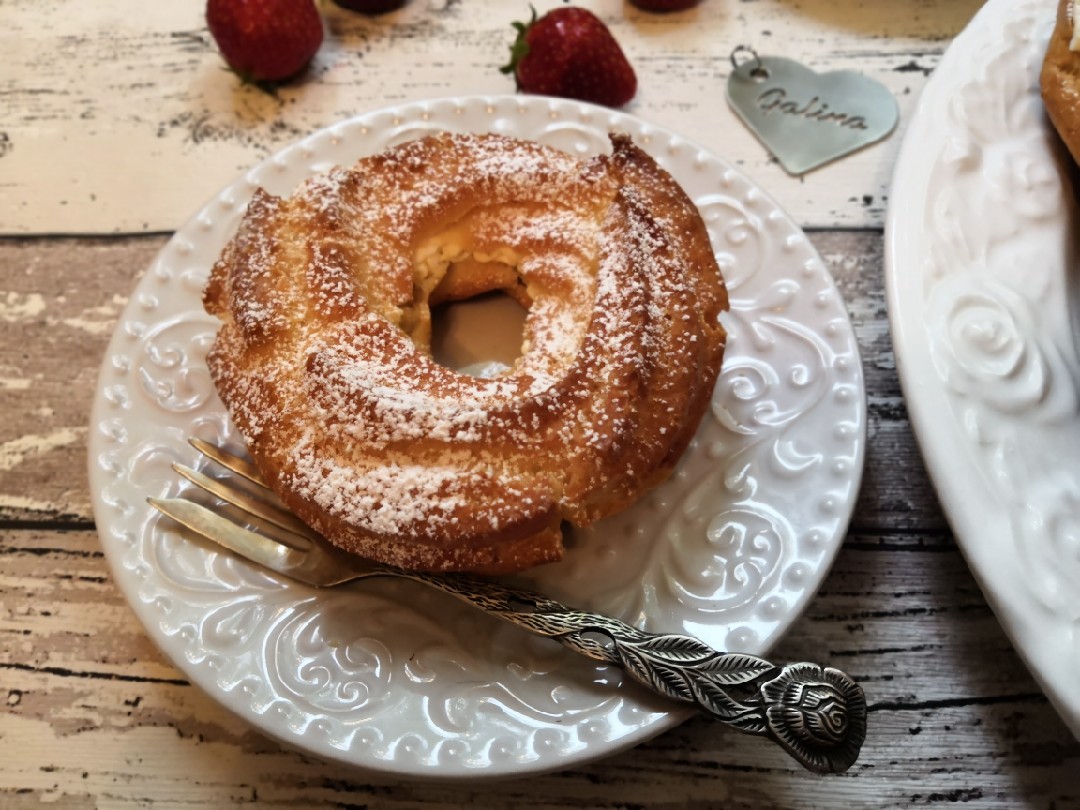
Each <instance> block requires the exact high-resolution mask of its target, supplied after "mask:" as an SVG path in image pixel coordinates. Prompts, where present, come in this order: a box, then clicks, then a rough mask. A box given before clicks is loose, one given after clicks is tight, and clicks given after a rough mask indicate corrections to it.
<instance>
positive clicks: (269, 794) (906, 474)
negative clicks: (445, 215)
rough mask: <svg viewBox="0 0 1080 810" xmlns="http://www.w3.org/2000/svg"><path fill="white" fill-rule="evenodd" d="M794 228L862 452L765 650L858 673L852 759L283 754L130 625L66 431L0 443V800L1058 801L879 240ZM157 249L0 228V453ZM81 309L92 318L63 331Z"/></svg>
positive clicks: (713, 737)
mask: <svg viewBox="0 0 1080 810" xmlns="http://www.w3.org/2000/svg"><path fill="white" fill-rule="evenodd" d="M812 239H813V240H814V243H815V245H816V246H817V248H818V249H819V251H820V252H821V253H822V255H823V256H824V258H825V260H826V261H827V263H828V265H829V267H830V269H831V270H832V272H833V274H834V276H835V277H836V279H837V282H838V284H839V285H840V287H841V289H842V291H843V293H844V295H845V298H846V300H847V301H848V302H849V310H850V312H851V314H852V318H853V321H854V323H855V328H856V333H857V335H858V338H859V344H860V348H861V350H862V356H863V363H864V368H865V369H866V379H867V386H868V392H869V398H870V424H871V430H870V441H869V451H868V465H867V470H866V476H865V479H864V487H863V491H862V494H861V497H860V499H859V503H858V506H857V511H856V515H855V519H854V521H853V527H852V531H851V534H850V536H849V537H848V539H847V542H846V543H845V546H844V549H843V550H842V551H841V553H840V556H839V558H838V560H837V562H836V564H835V566H834V567H833V570H832V572H831V574H830V576H829V577H828V579H827V580H826V582H825V584H824V586H823V587H822V589H821V592H820V594H819V595H818V597H817V598H816V599H815V600H814V601H813V602H812V603H811V605H810V607H809V609H808V611H807V612H806V614H805V615H804V616H803V617H802V618H801V619H800V620H799V621H798V622H797V623H796V625H795V626H794V627H793V628H792V630H791V631H790V632H789V634H788V636H787V637H786V638H785V639H784V640H783V641H782V642H781V644H780V645H779V647H778V648H777V649H776V650H775V651H774V656H775V657H776V658H777V659H778V660H793V659H800V660H805V659H813V660H821V661H824V662H827V663H831V664H833V665H836V666H838V667H841V668H842V669H844V670H846V671H848V672H850V673H851V674H852V675H853V676H854V677H856V678H857V679H858V680H859V681H860V682H862V683H863V684H864V686H865V687H866V689H867V694H868V696H869V701H870V706H871V714H870V718H871V727H870V728H871V731H870V735H869V738H868V740H867V744H866V747H865V749H864V750H865V753H864V755H863V757H862V759H861V760H860V762H859V763H858V765H857V766H856V768H855V769H854V770H853V771H852V772H851V773H849V774H848V775H846V776H843V777H840V778H836V779H818V778H815V777H810V776H807V775H806V774H803V773H801V772H799V771H797V770H795V769H794V767H793V766H792V765H791V764H790V763H789V762H788V761H787V760H786V759H785V758H784V757H783V756H782V755H781V754H779V753H778V752H776V751H774V750H773V749H772V748H771V747H770V746H768V745H766V744H764V743H762V742H761V741H757V740H751V739H747V738H744V737H741V736H739V735H735V734H733V733H731V732H728V731H726V730H723V729H719V728H717V727H716V726H714V725H712V724H710V723H708V722H706V721H703V720H695V721H691V722H690V723H688V724H686V725H685V726H683V727H681V728H679V729H676V730H674V731H672V732H669V733H667V734H665V735H663V736H661V737H659V738H657V739H656V740H654V741H652V742H650V743H647V744H645V745H643V746H640V747H638V748H636V749H634V750H632V751H628V752H625V753H623V754H620V755H618V756H615V757H612V758H610V759H607V760H604V761H602V762H598V763H594V764H591V765H584V766H580V767H578V768H575V769H572V770H570V771H567V772H564V773H558V774H551V775H547V776H542V777H535V778H530V779H519V780H512V781H509V782H503V783H497V784H493V785H485V786H478V785H457V786H439V785H431V784H417V783H404V782H386V781H385V780H383V779H378V778H372V777H369V776H365V775H360V774H357V773H355V772H352V771H349V770H346V769H343V768H341V767H339V766H335V765H330V764H325V763H321V762H317V761H314V760H312V759H311V758H309V757H306V756H303V755H300V754H298V753H296V752H294V751H291V750H288V749H285V748H283V747H281V746H279V745H278V744H277V743H275V742H273V741H271V740H268V739H267V738H265V737H263V736H261V735H260V734H259V733H257V732H255V731H253V730H252V729H251V728H250V727H249V726H248V725H247V724H246V723H245V722H244V721H242V720H240V719H237V718H234V717H231V716H230V715H228V714H226V713H225V712H224V711H223V710H222V709H221V708H220V707H219V706H218V705H217V704H216V703H215V702H214V701H212V700H211V699H209V698H208V697H206V696H205V695H203V694H202V693H201V692H199V691H198V690H197V689H196V688H194V687H192V686H190V685H189V684H188V683H187V682H186V680H185V679H184V676H183V675H182V673H180V672H178V671H177V670H176V669H174V668H173V667H172V666H171V665H170V664H169V663H168V662H167V661H166V660H165V659H164V658H163V656H162V655H161V654H160V653H159V652H158V651H157V650H156V649H155V648H154V647H153V645H152V643H151V642H150V641H149V640H148V638H147V636H146V635H145V633H144V632H143V630H142V628H141V626H140V625H139V624H138V622H137V620H136V619H135V617H134V615H133V614H132V612H131V611H130V609H129V608H128V607H127V605H126V603H125V602H124V600H123V598H122V597H121V595H120V593H119V591H118V590H117V588H116V586H115V585H114V583H113V581H112V577H111V574H110V572H109V570H108V567H107V563H106V560H105V559H104V556H103V555H102V553H101V550H100V546H99V545H98V541H97V537H96V535H95V533H94V532H93V531H92V529H91V528H90V523H89V521H90V514H89V511H88V506H86V505H87V504H88V502H89V492H88V491H87V484H86V478H85V473H84V470H83V466H84V456H85V435H82V436H80V437H78V438H77V439H75V440H74V441H72V442H71V443H69V444H58V445H56V446H48V445H47V443H46V444H39V445H37V446H32V447H29V448H28V449H25V450H20V451H18V453H14V452H13V451H10V450H9V451H5V452H4V453H0V458H6V459H14V458H15V456H16V455H20V454H21V455H20V457H19V459H18V461H17V463H13V464H12V466H11V467H10V469H9V470H0V498H4V499H8V500H9V501H10V500H17V499H20V498H21V499H27V500H31V499H35V498H38V497H41V493H42V492H44V493H45V496H44V499H45V500H46V501H48V502H49V503H46V504H45V505H44V506H40V505H38V506H33V507H32V508H22V509H16V508H11V507H9V506H5V507H4V508H3V509H0V639H2V643H0V700H3V701H5V703H4V711H2V712H0V807H2V808H5V810H6V808H9V807H12V808H23V807H39V806H41V805H43V804H49V805H51V806H60V807H65V808H67V807H75V808H79V807H122V808H133V807H166V806H167V807H191V808H203V809H205V810H210V808H220V807H238V806H243V805H245V804H251V803H254V802H258V803H259V804H265V805H269V806H280V807H297V808H309V807H310V808H331V807H341V806H365V807H370V808H395V809H405V808H408V810H431V809H433V808H455V807H461V806H468V805H471V806H475V807H476V808H478V810H487V808H491V809H492V810H494V809H495V808H504V807H509V806H512V807H517V808H522V810H552V809H553V808H569V807H579V806H584V807H597V808H611V810H614V808H625V807H657V806H666V807H690V808H695V807H696V808H713V807H724V808H756V807H780V808H815V807H820V808H835V807H839V806H845V805H846V806H852V807H867V806H874V807H907V806H910V805H944V804H949V803H953V802H968V803H969V806H977V807H1001V808H1006V807H1009V808H1011V807H1016V806H1021V805H1025V804H1026V805H1027V806H1031V807H1040V808H1042V807H1047V808H1048V807H1051V806H1053V807H1056V808H1069V807H1078V806H1080V780H1077V779H1076V778H1075V774H1076V773H1077V769H1078V768H1080V743H1077V742H1076V741H1075V740H1073V739H1072V738H1071V737H1070V735H1069V733H1068V731H1067V730H1066V729H1065V727H1064V726H1063V724H1062V723H1061V721H1060V720H1059V719H1058V718H1057V717H1056V715H1055V714H1054V712H1053V709H1052V708H1051V707H1050V706H1049V705H1048V703H1047V702H1046V700H1045V698H1044V697H1043V696H1042V694H1041V693H1040V691H1039V689H1038V686H1037V685H1036V684H1035V682H1034V681H1033V680H1032V678H1031V676H1030V675H1029V674H1028V673H1027V672H1026V671H1025V669H1024V667H1023V665H1022V664H1021V662H1020V661H1019V659H1018V658H1017V656H1016V655H1015V654H1014V653H1013V651H1012V649H1011V646H1010V644H1009V642H1008V640H1007V639H1006V638H1005V636H1004V635H1003V633H1002V632H1001V630H1000V628H999V627H998V625H997V623H996V621H995V619H994V617H993V615H992V613H991V612H990V610H989V608H988V607H987V605H986V603H985V600H984V599H983V597H982V595H981V593H980V592H979V589H978V587H977V585H976V583H975V582H974V580H973V579H972V577H971V575H970V573H968V571H967V568H966V566H965V564H964V562H963V559H962V557H961V555H960V553H959V551H958V550H957V548H956V546H955V545H954V544H953V543H952V541H951V539H950V537H949V535H948V532H947V528H946V526H945V522H944V519H943V518H942V516H941V513H940V511H939V510H938V508H937V506H936V502H935V499H934V496H933V493H932V490H931V489H930V486H929V484H928V482H927V480H926V476H925V473H924V472H923V470H922V466H921V463H920V461H919V458H918V453H917V451H916V449H915V444H914V439H913V437H912V435H911V432H910V428H909V427H908V426H907V423H906V417H905V413H904V408H903V403H902V401H901V399H900V395H899V388H898V383H897V380H896V375H895V370H894V369H893V367H892V355H891V348H890V344H889V336H888V327H887V322H886V320H885V317H884V303H883V301H882V295H883V293H882V278H881V273H882V271H881V244H882V239H881V235H880V233H874V232H847V233H844V232H840V233H815V234H812ZM163 243H164V238H163V237H160V236H151V237H126V238H122V239H120V238H115V239H84V238H78V239H17V240H12V239H8V240H0V279H2V280H3V281H4V284H5V286H6V288H7V289H5V290H0V301H6V300H8V298H7V296H8V294H9V292H13V293H15V294H16V297H15V298H13V299H11V300H12V301H15V302H22V303H11V304H10V306H9V307H8V309H5V310H2V313H3V315H0V353H2V354H0V365H2V366H4V367H5V368H6V369H7V370H6V371H5V372H4V376H9V377H11V378H12V379H15V380H22V379H30V380H31V383H30V384H29V385H27V386H23V385H22V384H21V383H18V384H16V385H13V386H8V387H4V388H0V413H3V414H4V415H5V419H3V420H0V447H9V448H10V446H11V443H18V442H19V441H21V440H23V439H25V437H27V436H41V435H49V434H50V433H52V432H55V431H60V430H62V429H64V428H72V429H74V428H78V427H80V426H85V425H86V423H87V421H88V408H89V403H90V397H91V393H92V389H93V377H94V374H96V365H97V362H98V358H99V357H100V355H101V353H102V351H103V350H104V345H105V341H106V340H107V337H108V333H109V331H110V329H111V324H112V322H113V319H115V317H116V314H117V312H118V310H119V307H120V305H121V302H122V300H123V297H124V296H125V295H126V294H127V291H128V290H130V289H131V286H132V285H133V283H134V279H135V277H136V276H137V274H138V273H139V272H141V271H142V270H143V269H144V268H145V267H146V266H148V264H149V263H150V261H151V259H152V257H153V255H154V253H155V252H156V251H157V250H158V249H159V247H160V246H161V245H162V244H163ZM34 294H37V295H40V297H41V301H40V303H39V302H37V300H36V299H34V302H33V303H32V304H30V305H27V304H26V303H25V301H26V299H27V298H28V297H29V296H31V295H34ZM114 296H116V297H117V298H115V299H114ZM106 308H111V309H109V311H106ZM87 312H89V314H86V313H87ZM96 320H100V321H102V322H103V323H105V324H108V326H102V327H100V328H99V327H93V328H90V329H87V328H86V327H85V326H84V325H81V322H82V321H96ZM69 321H75V322H76V324H80V325H71V324H70V323H68V322H69ZM71 380H81V381H82V382H81V383H80V384H79V385H71V384H66V383H67V382H68V381H71ZM45 409H50V410H51V411H52V413H53V416H52V417H49V418H48V419H46V421H45V422H44V423H42V424H39V419H40V418H41V417H40V416H36V415H35V411H41V412H42V413H44V412H45ZM0 466H2V465H0ZM5 503H6V502H5Z"/></svg>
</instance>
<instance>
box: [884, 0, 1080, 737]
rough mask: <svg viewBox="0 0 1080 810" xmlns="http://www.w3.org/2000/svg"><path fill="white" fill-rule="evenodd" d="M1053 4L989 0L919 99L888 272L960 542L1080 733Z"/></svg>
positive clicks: (1073, 424)
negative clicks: (1050, 83) (1044, 96)
mask: <svg viewBox="0 0 1080 810" xmlns="http://www.w3.org/2000/svg"><path fill="white" fill-rule="evenodd" d="M1056 5H1057V4H1056V3H1055V2H1054V0H991V2H989V3H987V4H986V6H984V7H983V9H982V10H981V11H980V12H979V14H978V15H977V16H976V17H975V19H974V20H973V21H972V23H971V24H970V25H969V26H968V28H967V29H966V30H965V31H964V32H963V33H962V34H961V35H960V36H959V37H958V38H957V39H956V41H955V42H954V43H953V44H952V45H951V46H950V48H949V50H948V52H947V53H946V55H945V57H944V58H943V59H942V61H941V64H940V66H939V67H938V68H937V71H936V72H935V74H934V78H933V79H932V80H931V81H930V83H929V84H928V85H927V87H926V89H925V90H924V91H923V96H922V98H921V100H920V102H919V106H918V109H917V111H916V114H915V116H914V118H913V119H912V121H911V124H910V127H909V129H908V134H907V138H906V140H905V142H904V145H903V148H902V150H901V153H900V160H899V162H898V163H897V166H896V173H895V178H894V183H893V192H892V199H891V203H890V211H889V220H888V235H887V236H888V238H887V270H886V280H887V282H888V289H889V316H890V320H891V324H892V333H893V341H894V344H895V347H896V362H897V368H898V370H899V372H900V380H901V382H902V383H903V386H904V393H905V395H906V399H907V403H908V410H909V412H910V414H911V420H912V424H913V426H914V428H915V432H916V435H917V436H918V438H919V442H920V445H921V447H922V451H923V456H924V457H925V459H926V464H927V467H928V468H929V470H930V474H931V477H932V478H933V480H934V484H935V486H936V488H937V491H938V494H939V495H940V497H941V502H942V506H943V507H944V508H945V511H946V513H947V514H948V517H949V521H950V523H951V524H952V527H953V530H954V531H955V533H956V539H957V542H958V543H959V544H960V546H961V548H962V549H963V551H964V554H965V556H966V557H967V559H968V561H969V562H970V564H971V567H972V570H973V571H974V573H975V575H976V577H977V578H978V580H979V583H980V585H981V586H982V588H983V590H984V592H985V593H986V596H987V598H988V600H989V601H990V603H991V604H992V605H993V607H994V611H995V613H996V614H997V616H998V617H999V618H1000V620H1001V622H1002V625H1003V626H1004V628H1005V630H1006V631H1007V632H1008V633H1009V635H1010V637H1011V638H1012V640H1013V642H1014V643H1015V644H1016V646H1017V648H1018V649H1019V650H1020V652H1021V654H1023V656H1024V657H1025V658H1026V660H1027V662H1028V663H1029V665H1030V666H1031V668H1032V670H1033V672H1034V673H1035V675H1036V677H1037V678H1038V679H1039V681H1040V682H1041V684H1042V686H1043V688H1044V689H1045V690H1046V692H1047V694H1048V695H1049V696H1050V698H1051V700H1052V701H1053V702H1054V703H1055V705H1056V706H1057V707H1058V709H1059V710H1060V711H1061V713H1062V715H1063V716H1064V718H1065V720H1066V722H1067V723H1069V725H1070V726H1071V727H1072V729H1073V732H1074V733H1076V734H1078V735H1080V394H1078V391H1080V355H1078V354H1077V344H1076V332H1075V323H1074V316H1075V313H1076V312H1077V311H1078V310H1077V297H1076V294H1077V289H1076V286H1075V282H1076V279H1075V273H1076V268H1077V258H1078V256H1080V253H1078V250H1080V245H1078V243H1077V239H1076V233H1077V222H1078V219H1077V208H1076V203H1075V199H1074V197H1073V192H1072V190H1071V188H1070V186H1069V181H1068V179H1067V176H1068V173H1069V170H1070V168H1069V167H1070V163H1069V161H1068V158H1067V157H1066V156H1065V153H1064V150H1063V149H1062V148H1061V145H1060V144H1059V143H1058V140H1057V136H1056V135H1055V134H1054V132H1053V130H1052V128H1051V127H1050V125H1049V123H1048V121H1047V118H1046V113H1045V110H1044V109H1043V104H1042V101H1041V98H1040V93H1039V71H1040V69H1041V66H1042V60H1043V55H1044V53H1045V52H1046V43H1047V39H1048V37H1049V35H1050V32H1051V29H1052V28H1053V24H1054V14H1055V8H1056Z"/></svg>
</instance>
